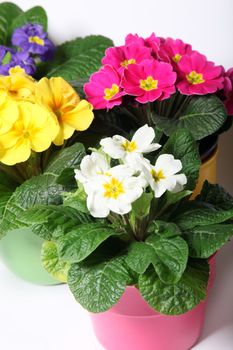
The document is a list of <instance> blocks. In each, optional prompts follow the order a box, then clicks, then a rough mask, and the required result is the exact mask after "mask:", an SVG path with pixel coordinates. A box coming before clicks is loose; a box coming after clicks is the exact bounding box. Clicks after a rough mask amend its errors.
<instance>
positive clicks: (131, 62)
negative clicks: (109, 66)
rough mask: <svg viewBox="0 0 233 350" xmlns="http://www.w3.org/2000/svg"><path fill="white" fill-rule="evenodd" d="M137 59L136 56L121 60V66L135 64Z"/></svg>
mask: <svg viewBox="0 0 233 350" xmlns="http://www.w3.org/2000/svg"><path fill="white" fill-rule="evenodd" d="M135 63H136V60H135V59H134V58H130V59H129V60H124V61H122V62H121V67H124V68H126V67H128V65H129V64H135Z"/></svg>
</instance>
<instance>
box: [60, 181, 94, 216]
mask: <svg viewBox="0 0 233 350" xmlns="http://www.w3.org/2000/svg"><path fill="white" fill-rule="evenodd" d="M64 205H65V206H68V207H71V208H74V209H76V210H78V211H80V212H82V213H89V210H88V208H87V195H86V192H85V191H84V188H83V186H82V185H81V184H79V187H78V189H77V191H75V192H70V193H64Z"/></svg>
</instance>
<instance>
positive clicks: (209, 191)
mask: <svg viewBox="0 0 233 350" xmlns="http://www.w3.org/2000/svg"><path fill="white" fill-rule="evenodd" d="M196 200H197V201H203V202H205V203H209V204H211V205H214V207H215V208H216V209H223V210H230V209H232V208H233V197H232V196H231V195H230V194H229V193H227V192H226V191H225V190H224V188H223V187H222V186H220V185H213V184H210V183H209V182H208V181H205V182H204V185H203V187H202V191H201V194H200V195H199V196H198V197H197V198H196Z"/></svg>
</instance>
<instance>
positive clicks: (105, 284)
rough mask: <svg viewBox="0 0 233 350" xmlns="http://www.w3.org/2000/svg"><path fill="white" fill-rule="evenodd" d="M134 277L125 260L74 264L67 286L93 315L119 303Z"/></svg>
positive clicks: (117, 258)
mask: <svg viewBox="0 0 233 350" xmlns="http://www.w3.org/2000/svg"><path fill="white" fill-rule="evenodd" d="M130 283H131V276H130V273H129V271H128V268H127V266H126V263H125V261H124V258H123V257H121V256H120V257H112V258H110V259H107V260H103V257H102V259H100V258H94V257H93V258H92V260H91V261H90V262H85V263H81V264H72V265H71V268H70V270H69V274H68V285H69V287H70V290H71V292H72V293H73V295H74V297H75V299H76V300H77V301H78V303H80V304H81V305H82V306H83V307H84V308H85V309H87V310H88V311H90V312H104V311H107V310H108V309H110V308H111V307H112V306H113V305H114V304H116V303H117V302H118V300H119V299H120V297H121V296H122V294H123V293H124V290H125V288H126V286H127V285H129V284H130Z"/></svg>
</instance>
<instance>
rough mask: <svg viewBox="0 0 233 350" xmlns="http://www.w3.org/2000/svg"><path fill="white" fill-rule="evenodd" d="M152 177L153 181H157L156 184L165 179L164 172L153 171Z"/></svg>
mask: <svg viewBox="0 0 233 350" xmlns="http://www.w3.org/2000/svg"><path fill="white" fill-rule="evenodd" d="M151 175H152V177H153V179H154V180H155V182H159V181H160V180H162V179H165V176H164V173H163V170H159V171H156V170H154V169H152V170H151Z"/></svg>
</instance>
